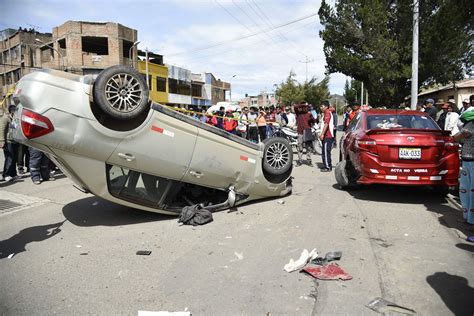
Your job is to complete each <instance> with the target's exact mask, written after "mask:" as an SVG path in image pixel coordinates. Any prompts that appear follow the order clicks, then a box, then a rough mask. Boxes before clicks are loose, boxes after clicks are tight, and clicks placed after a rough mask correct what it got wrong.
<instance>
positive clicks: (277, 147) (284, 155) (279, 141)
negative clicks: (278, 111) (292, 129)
mask: <svg viewBox="0 0 474 316" xmlns="http://www.w3.org/2000/svg"><path fill="white" fill-rule="evenodd" d="M264 144H265V148H264V150H263V170H264V171H266V172H268V173H269V174H272V175H281V174H284V173H286V172H287V171H288V170H290V169H291V167H292V165H293V151H292V149H291V145H290V143H289V142H288V141H287V140H286V139H284V138H281V137H272V138H267V139H265V141H264Z"/></svg>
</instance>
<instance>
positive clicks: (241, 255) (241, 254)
mask: <svg viewBox="0 0 474 316" xmlns="http://www.w3.org/2000/svg"><path fill="white" fill-rule="evenodd" d="M234 255H235V256H236V257H237V259H239V260H243V259H244V254H243V253H241V252H240V253H239V252H237V251H234Z"/></svg>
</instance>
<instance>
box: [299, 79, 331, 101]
mask: <svg viewBox="0 0 474 316" xmlns="http://www.w3.org/2000/svg"><path fill="white" fill-rule="evenodd" d="M301 87H302V89H303V91H304V99H305V101H306V102H308V103H309V104H312V105H313V106H314V107H315V108H316V109H318V106H319V104H321V101H324V100H327V99H329V76H326V77H325V78H324V79H323V80H321V81H319V82H317V79H316V77H312V78H311V80H309V81H305V82H304V83H303V84H302V85H301Z"/></svg>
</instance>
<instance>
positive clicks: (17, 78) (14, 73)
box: [13, 69, 21, 82]
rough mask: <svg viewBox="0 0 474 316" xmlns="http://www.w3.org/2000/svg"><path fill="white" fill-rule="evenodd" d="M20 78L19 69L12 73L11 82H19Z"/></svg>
mask: <svg viewBox="0 0 474 316" xmlns="http://www.w3.org/2000/svg"><path fill="white" fill-rule="evenodd" d="M20 77H21V73H20V69H17V70H15V71H13V82H18V81H20Z"/></svg>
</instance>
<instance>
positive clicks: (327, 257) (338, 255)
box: [311, 251, 342, 265]
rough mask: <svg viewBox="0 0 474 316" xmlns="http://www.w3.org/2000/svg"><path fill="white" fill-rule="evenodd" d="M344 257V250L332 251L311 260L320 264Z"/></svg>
mask: <svg viewBox="0 0 474 316" xmlns="http://www.w3.org/2000/svg"><path fill="white" fill-rule="evenodd" d="M341 257H342V251H331V252H328V253H326V255H325V256H324V258H323V257H317V258H315V259H313V260H311V263H314V264H319V265H326V264H327V263H328V262H331V261H334V260H340V259H341Z"/></svg>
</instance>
